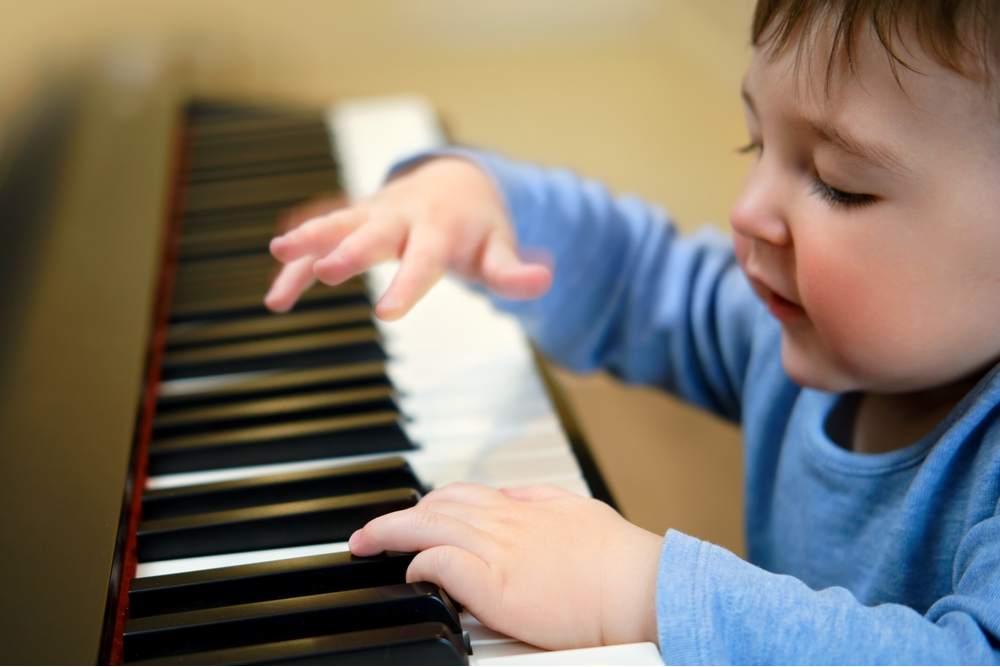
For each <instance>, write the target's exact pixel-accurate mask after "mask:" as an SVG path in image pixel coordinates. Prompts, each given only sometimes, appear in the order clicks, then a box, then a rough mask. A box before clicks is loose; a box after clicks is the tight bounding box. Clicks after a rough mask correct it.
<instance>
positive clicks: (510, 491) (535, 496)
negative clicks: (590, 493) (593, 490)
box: [500, 484, 573, 500]
mask: <svg viewBox="0 0 1000 667" xmlns="http://www.w3.org/2000/svg"><path fill="white" fill-rule="evenodd" d="M500 493H502V494H503V495H505V496H507V497H508V498H513V499H514V500H549V499H551V498H563V497H565V496H571V495H573V494H572V493H570V492H569V491H567V490H566V489H563V488H561V487H558V486H554V485H552V484H542V485H539V486H515V487H507V488H503V489H500Z"/></svg>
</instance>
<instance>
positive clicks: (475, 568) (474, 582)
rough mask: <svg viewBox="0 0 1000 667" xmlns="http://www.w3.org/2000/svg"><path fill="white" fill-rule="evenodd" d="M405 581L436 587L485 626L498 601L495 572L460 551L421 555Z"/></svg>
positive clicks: (443, 548) (441, 549)
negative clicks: (427, 582)
mask: <svg viewBox="0 0 1000 667" xmlns="http://www.w3.org/2000/svg"><path fill="white" fill-rule="evenodd" d="M406 581H407V583H411V582H414V581H429V582H430V583H432V584H437V585H438V586H440V587H441V588H443V589H444V590H445V591H447V593H448V595H450V596H451V597H452V598H454V599H455V600H456V601H457V602H458V603H459V604H461V605H462V606H463V607H465V608H466V609H468V610H469V611H470V612H472V615H473V616H475V617H476V618H478V619H479V620H480V621H482V622H483V623H487V622H488V621H487V620H486V619H485V618H484V617H489V616H490V613H489V609H488V604H489V601H490V600H495V599H497V597H498V595H497V594H498V593H499V588H498V587H497V581H496V576H495V573H494V571H493V570H492V569H491V568H490V566H489V565H487V564H486V561H484V560H483V559H482V558H480V557H479V556H476V555H474V554H473V553H471V552H469V551H466V550H465V549H462V548H460V547H456V546H451V545H441V546H437V547H432V548H430V549H427V550H426V551H421V552H420V553H418V554H417V555H416V556H414V557H413V560H412V561H411V562H410V566H409V567H408V568H407V570H406Z"/></svg>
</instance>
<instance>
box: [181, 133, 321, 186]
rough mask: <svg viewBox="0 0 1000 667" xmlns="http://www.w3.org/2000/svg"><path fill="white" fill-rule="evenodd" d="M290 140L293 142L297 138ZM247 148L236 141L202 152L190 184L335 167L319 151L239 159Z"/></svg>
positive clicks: (307, 171) (189, 179)
mask: <svg viewBox="0 0 1000 667" xmlns="http://www.w3.org/2000/svg"><path fill="white" fill-rule="evenodd" d="M288 138H289V139H293V138H295V136H294V135H293V136H291V137H288ZM245 146H246V144H244V143H243V142H234V143H230V144H227V145H225V146H213V147H212V150H201V151H199V154H198V155H195V156H194V160H197V161H198V164H197V165H192V169H191V170H190V171H189V172H188V173H187V181H186V183H187V185H188V186H192V185H201V184H204V183H223V182H234V181H239V180H242V179H250V178H253V179H258V178H262V177H265V176H279V175H283V174H305V173H309V172H314V171H327V172H329V171H330V169H331V167H332V165H331V164H330V158H329V157H327V156H325V155H321V154H316V153H315V152H314V153H313V154H309V152H308V150H306V151H297V152H294V153H289V154H287V155H286V156H285V157H284V158H282V157H278V156H277V155H273V156H271V157H270V158H269V159H266V160H258V161H255V162H248V161H242V160H240V159H239V158H238V155H240V154H241V152H242V151H240V150H239V149H240V148H243V147H245ZM206 148H207V147H206ZM233 149H236V150H233ZM206 158H208V159H206ZM209 163H211V164H209ZM328 187H329V186H328Z"/></svg>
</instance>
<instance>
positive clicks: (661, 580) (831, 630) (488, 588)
mask: <svg viewBox="0 0 1000 667" xmlns="http://www.w3.org/2000/svg"><path fill="white" fill-rule="evenodd" d="M350 545H351V550H352V551H353V552H354V553H355V554H358V555H372V554H376V553H379V552H381V551H383V550H398V551H421V553H420V554H419V555H418V556H417V557H416V558H415V559H414V561H413V563H412V564H411V566H410V569H409V571H408V572H407V580H409V581H417V580H425V581H431V582H434V583H437V584H439V585H440V586H442V587H443V588H444V589H445V590H447V591H448V592H449V593H450V594H451V595H452V596H454V597H455V598H456V599H457V600H458V601H459V602H461V603H462V604H463V605H465V607H466V608H468V609H469V611H471V612H472V614H473V615H475V616H476V617H477V618H479V619H480V620H481V621H483V622H484V623H486V624H487V625H489V626H490V627H493V628H495V629H497V630H499V631H501V632H504V633H507V634H509V635H512V636H514V637H517V638H519V639H523V640H525V641H527V642H530V643H533V644H535V645H538V646H541V647H543V648H553V649H555V648H569V647H583V646H593V645H597V644H612V643H624V642H633V641H656V640H657V638H658V640H659V645H660V650H661V652H662V654H663V656H664V659H665V661H666V662H667V663H689V664H723V663H748V664H812V663H822V664H857V663H862V664H865V663H867V664H880V663H902V664H918V663H919V664H925V663H943V664H958V663H970V662H972V663H994V662H997V661H1000V652H998V648H997V647H998V646H1000V643H998V638H1000V516H994V517H992V518H989V519H986V520H985V521H983V522H981V523H980V524H978V525H976V526H974V527H973V528H972V529H971V530H970V531H969V532H968V534H967V535H966V537H965V539H964V541H963V542H962V545H961V547H960V549H959V551H958V554H957V557H956V560H955V564H954V579H953V592H952V593H951V594H950V595H947V596H946V597H944V598H942V599H940V600H938V601H937V602H936V603H935V604H934V605H932V606H931V608H930V609H929V610H927V611H926V613H924V614H921V613H919V612H917V611H916V610H914V609H911V608H909V607H906V606H904V605H901V604H881V605H878V606H875V607H867V606H864V605H863V604H861V603H860V602H859V601H858V600H857V599H856V598H855V597H854V596H853V595H851V593H850V592H848V591H847V590H845V589H843V588H828V589H825V590H819V591H817V590H813V589H810V588H809V587H808V586H806V585H805V584H804V583H802V582H801V581H800V580H798V579H796V578H794V577H790V576H785V575H777V574H773V573H771V572H767V571H765V570H762V569H760V568H757V567H755V566H753V565H751V564H749V563H747V562H746V561H744V560H742V559H740V558H738V557H737V556H735V555H733V554H732V553H730V552H728V551H726V550H725V549H722V548H720V547H717V546H715V545H712V544H709V543H707V542H703V541H701V540H697V539H695V538H692V537H688V536H687V535H684V534H681V533H677V532H674V531H670V532H668V533H667V537H666V540H663V541H661V539H660V537H659V536H657V535H654V534H652V533H649V532H647V531H644V530H642V529H640V528H638V527H636V526H633V525H632V524H630V523H628V522H627V521H625V520H624V519H623V518H622V517H621V516H619V515H618V514H617V513H615V512H614V511H613V510H611V509H610V508H608V507H607V506H606V505H603V504H602V503H599V502H597V501H595V500H591V499H587V498H582V497H579V496H575V495H572V494H569V493H566V492H564V491H560V490H558V489H553V488H548V487H532V488H525V489H514V490H505V491H502V492H501V491H495V490H492V489H489V488H487V487H484V486H479V485H469V484H460V485H451V486H447V487H444V488H442V489H440V490H438V491H434V492H432V493H430V494H428V495H427V496H426V497H425V498H424V499H423V500H421V502H420V503H418V504H417V506H416V507H414V508H411V509H408V510H404V511H401V512H395V513H393V514H388V515H385V516H383V517H380V518H378V519H375V520H373V521H372V522H370V523H369V524H368V525H367V526H365V527H364V528H363V529H361V530H360V531H358V532H357V533H355V534H354V535H353V536H352V538H351V541H350ZM654 605H655V606H654ZM654 609H655V611H654Z"/></svg>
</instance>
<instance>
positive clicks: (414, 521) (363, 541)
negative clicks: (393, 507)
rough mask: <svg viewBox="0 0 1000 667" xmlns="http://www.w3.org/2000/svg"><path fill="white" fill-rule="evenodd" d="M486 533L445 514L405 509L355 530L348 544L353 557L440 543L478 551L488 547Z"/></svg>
mask: <svg viewBox="0 0 1000 667" xmlns="http://www.w3.org/2000/svg"><path fill="white" fill-rule="evenodd" d="M488 543H489V536H488V535H486V533H484V532H483V531H481V530H479V529H478V528H476V527H474V526H471V525H469V524H468V523H465V522H464V521H461V520H459V519H456V518H454V517H450V516H448V515H446V514H437V513H435V512H430V511H426V510H424V509H416V508H411V509H406V510H400V511H398V512H391V513H389V514H383V515H382V516H380V517H378V518H376V519H372V520H371V521H369V522H368V523H367V524H366V525H365V526H364V527H363V528H361V529H360V530H357V531H355V532H354V534H353V535H351V537H350V539H349V540H348V543H347V544H348V547H349V548H350V550H351V553H353V554H354V555H356V556H373V555H375V554H378V553H381V552H383V551H423V550H424V549H430V548H431V547H436V546H440V545H442V544H450V545H453V546H457V547H461V548H463V549H467V550H469V551H472V552H474V553H478V552H480V551H483V550H485V549H487V546H486V545H487V544H488Z"/></svg>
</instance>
